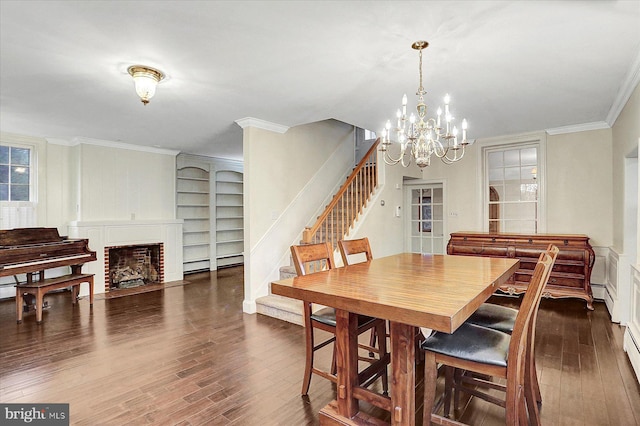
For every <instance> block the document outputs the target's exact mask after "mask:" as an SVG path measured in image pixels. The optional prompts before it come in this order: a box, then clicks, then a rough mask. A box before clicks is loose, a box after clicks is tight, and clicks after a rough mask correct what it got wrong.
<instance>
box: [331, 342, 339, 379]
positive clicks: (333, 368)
mask: <svg viewBox="0 0 640 426" xmlns="http://www.w3.org/2000/svg"><path fill="white" fill-rule="evenodd" d="M331 374H334V375H335V374H338V364H337V363H336V344H335V343H334V344H333V350H332V352H331Z"/></svg>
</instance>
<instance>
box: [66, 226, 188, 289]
mask: <svg viewBox="0 0 640 426" xmlns="http://www.w3.org/2000/svg"><path fill="white" fill-rule="evenodd" d="M68 231H69V237H70V238H88V239H89V247H90V248H91V250H93V251H95V252H96V256H97V260H96V261H95V262H90V263H87V264H85V265H84V266H83V272H85V273H89V274H91V273H92V274H95V276H96V278H97V277H104V248H105V247H110V246H123V245H136V244H153V243H163V244H164V273H165V275H164V279H165V282H169V281H178V280H182V278H183V270H182V219H172V220H171V219H170V220H123V221H115V220H109V221H74V222H70V223H69V227H68ZM107 284H108V283H107ZM104 287H105V286H104V285H102V283H96V286H95V289H96V291H95V292H96V293H101V292H104V291H105V290H104Z"/></svg>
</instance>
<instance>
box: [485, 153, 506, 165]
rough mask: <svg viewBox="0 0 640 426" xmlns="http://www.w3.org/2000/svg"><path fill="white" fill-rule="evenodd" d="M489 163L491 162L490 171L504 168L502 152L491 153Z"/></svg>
mask: <svg viewBox="0 0 640 426" xmlns="http://www.w3.org/2000/svg"><path fill="white" fill-rule="evenodd" d="M488 161H489V168H490V169H495V168H496V167H502V166H504V162H503V160H502V151H498V152H490V153H489V160H488Z"/></svg>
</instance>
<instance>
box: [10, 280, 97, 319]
mask: <svg viewBox="0 0 640 426" xmlns="http://www.w3.org/2000/svg"><path fill="white" fill-rule="evenodd" d="M82 283H89V304H90V306H93V274H70V275H63V276H61V277H55V278H46V279H44V280H40V281H33V282H23V283H20V284H17V285H16V315H17V320H18V324H20V323H21V322H22V309H23V308H22V305H23V303H24V295H25V294H30V295H32V296H35V298H36V322H37V323H38V324H40V323H42V304H43V302H44V295H45V294H47V293H48V292H50V291H53V290H59V289H61V288H67V287H71V298H72V299H71V301H72V303H73V304H74V305H75V304H76V301H77V299H78V293H79V290H80V284H82Z"/></svg>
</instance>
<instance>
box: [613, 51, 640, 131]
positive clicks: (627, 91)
mask: <svg viewBox="0 0 640 426" xmlns="http://www.w3.org/2000/svg"><path fill="white" fill-rule="evenodd" d="M638 83H640V49H638V53H637V55H636V58H635V59H634V61H633V62H632V64H631V68H629V71H628V72H627V75H626V76H625V78H624V82H623V83H622V85H621V86H620V90H619V91H618V95H617V96H616V99H615V100H614V101H613V105H611V109H610V110H609V114H607V118H606V120H607V123H608V124H609V126H610V127H613V124H614V123H615V122H616V120H617V119H618V116H619V115H620V113H621V112H622V109H623V108H624V106H625V105H626V104H627V101H628V100H629V98H630V97H631V94H632V93H633V91H634V90H635V88H636V87H637V86H638Z"/></svg>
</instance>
